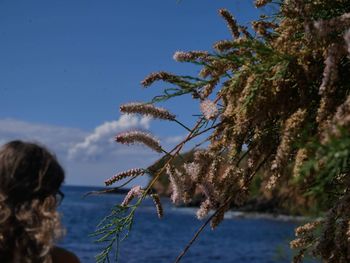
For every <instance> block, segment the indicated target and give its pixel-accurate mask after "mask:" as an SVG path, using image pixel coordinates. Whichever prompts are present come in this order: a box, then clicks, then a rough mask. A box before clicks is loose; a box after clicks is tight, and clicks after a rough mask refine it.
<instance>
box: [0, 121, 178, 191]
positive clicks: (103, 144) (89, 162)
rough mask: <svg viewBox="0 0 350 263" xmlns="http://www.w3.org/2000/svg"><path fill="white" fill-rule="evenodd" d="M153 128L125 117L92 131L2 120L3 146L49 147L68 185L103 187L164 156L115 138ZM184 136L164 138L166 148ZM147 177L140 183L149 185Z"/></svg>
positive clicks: (0, 138)
mask: <svg viewBox="0 0 350 263" xmlns="http://www.w3.org/2000/svg"><path fill="white" fill-rule="evenodd" d="M137 128H141V129H149V128H150V118H140V117H137V116H131V115H123V116H121V117H120V118H119V119H118V120H116V121H110V122H105V123H103V124H101V125H99V126H97V127H96V128H95V129H94V130H92V131H91V132H87V131H84V130H81V129H78V128H70V127H62V126H54V125H47V124H40V123H31V122H26V121H21V120H14V119H2V120H1V119H0V145H1V144H3V143H6V142H7V141H10V140H15V139H20V140H25V141H34V142H39V143H41V144H44V145H46V146H47V147H48V148H49V149H50V150H52V151H53V152H55V153H56V155H57V157H58V159H59V161H60V162H61V163H62V165H63V166H64V168H65V171H66V183H67V184H74V185H100V186H102V185H103V182H104V180H105V179H107V178H109V177H110V176H112V175H113V174H115V173H118V172H120V171H123V170H127V169H130V168H135V167H139V168H142V167H147V166H149V165H150V164H152V163H153V162H154V161H156V160H157V159H158V158H160V156H161V155H159V154H157V153H154V152H152V151H151V150H149V149H148V148H146V147H142V146H136V145H135V146H125V145H121V144H118V143H115V142H114V136H115V135H116V134H117V133H118V132H121V131H124V130H128V129H137ZM181 138H183V136H173V137H170V136H169V137H163V140H162V141H163V142H164V144H165V147H166V148H167V147H170V148H171V146H173V144H175V143H177V142H178V140H180V139H181ZM147 181H148V178H147V177H146V176H143V177H141V178H140V181H138V182H137V183H140V184H143V185H145V184H146V183H147Z"/></svg>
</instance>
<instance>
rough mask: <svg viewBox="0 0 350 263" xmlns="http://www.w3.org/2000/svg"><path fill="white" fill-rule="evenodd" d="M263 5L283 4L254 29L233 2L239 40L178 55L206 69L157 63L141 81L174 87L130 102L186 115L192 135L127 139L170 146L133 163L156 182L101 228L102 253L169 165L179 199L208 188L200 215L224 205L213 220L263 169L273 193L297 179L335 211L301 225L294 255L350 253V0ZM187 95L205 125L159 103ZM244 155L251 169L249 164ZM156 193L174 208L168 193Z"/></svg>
mask: <svg viewBox="0 0 350 263" xmlns="http://www.w3.org/2000/svg"><path fill="white" fill-rule="evenodd" d="M255 4H256V7H258V8H260V7H263V6H266V8H268V6H269V5H275V6H276V5H277V7H278V12H277V13H275V14H273V15H262V16H261V18H260V19H259V20H258V21H253V22H252V29H251V30H248V29H247V28H246V27H243V26H241V25H239V24H238V22H237V21H236V20H235V19H234V17H233V16H232V15H231V13H230V12H229V11H228V10H226V9H221V10H219V14H220V15H221V16H222V17H223V19H224V20H225V21H226V23H227V26H228V28H229V31H230V32H231V34H232V38H231V39H226V40H220V41H218V42H216V43H214V45H213V50H211V51H192V52H191V51H189V52H183V51H177V52H176V53H175V55H174V59H175V60H177V61H178V62H181V63H182V62H187V63H188V62H189V63H194V64H195V65H198V66H199V67H201V69H200V72H199V75H198V76H187V75H185V76H181V75H180V76H178V75H174V74H171V73H168V72H164V71H162V72H156V73H152V74H150V75H149V76H148V77H146V78H145V79H144V80H143V81H142V82H141V84H142V85H143V86H144V87H145V88H148V87H150V86H151V85H152V84H153V83H154V82H156V81H163V82H166V83H168V84H169V85H171V88H167V89H165V90H164V93H163V94H160V95H159V96H156V97H155V98H153V100H152V101H151V102H150V103H149V104H147V105H148V106H145V107H144V108H143V109H142V105H141V104H129V105H124V106H122V111H123V112H126V113H127V112H128V111H129V112H130V113H138V114H143V115H151V116H153V117H154V118H160V119H163V120H167V121H171V122H173V123H176V124H180V125H181V126H182V127H184V128H185V129H186V130H187V131H188V135H187V137H186V138H185V139H184V140H183V141H182V142H181V143H179V144H178V145H176V146H175V147H174V148H173V149H172V150H169V151H166V150H164V149H163V148H162V147H161V146H160V144H159V142H158V141H157V140H156V139H154V138H153V137H152V136H151V135H149V134H148V135H145V134H143V133H141V132H135V131H134V132H133V133H132V134H129V137H128V136H126V135H124V137H123V136H122V137H120V138H119V139H117V141H119V142H123V141H124V142H125V143H132V142H134V141H136V140H137V141H138V142H139V143H143V144H145V145H146V146H148V147H151V148H152V149H154V150H156V151H157V152H163V153H164V157H163V158H162V163H163V164H164V165H163V166H162V168H160V169H158V170H154V169H153V167H152V166H150V167H148V168H145V169H143V170H133V172H130V175H131V176H132V177H131V179H130V180H132V179H134V178H135V177H136V176H138V175H141V174H143V173H148V174H151V175H152V180H151V182H150V184H149V185H148V187H147V188H146V189H142V190H141V189H140V188H136V190H135V189H134V188H133V189H132V190H131V191H133V192H132V193H131V194H130V196H131V195H132V196H133V198H134V197H137V198H139V199H138V200H137V202H136V203H135V204H134V205H132V204H131V205H130V204H129V202H124V204H123V205H122V206H117V208H116V209H115V210H113V212H112V216H111V217H108V218H107V219H106V220H107V221H103V222H104V223H103V224H102V227H101V228H100V229H99V230H97V232H96V233H97V234H98V235H102V238H100V239H99V241H100V242H106V241H108V242H109V243H108V246H107V248H106V249H105V250H104V251H103V252H102V253H101V254H100V255H99V258H98V259H100V262H104V261H105V260H106V258H107V257H108V254H109V252H110V251H111V249H112V245H113V242H114V241H116V240H117V239H118V238H119V237H120V236H121V235H122V234H123V233H125V236H127V235H128V232H129V230H130V228H131V225H132V219H133V216H134V212H135V210H136V209H137V207H138V206H139V205H140V204H141V203H142V201H143V200H144V198H146V196H150V195H151V196H152V197H154V196H155V195H154V194H155V193H153V192H152V186H153V185H154V183H155V182H156V181H157V180H158V179H159V175H160V174H161V173H163V172H164V171H165V170H166V173H167V174H168V176H169V178H170V182H171V187H172V198H171V199H172V201H173V202H174V203H179V202H184V203H188V202H189V201H190V200H191V198H192V197H193V195H194V193H195V192H196V191H200V192H201V193H202V194H203V196H204V199H203V200H202V203H201V205H200V208H199V210H198V212H197V216H198V218H200V219H202V218H205V217H207V215H208V212H209V211H210V210H213V211H214V214H213V215H212V216H210V217H209V218H208V222H209V221H210V223H211V226H212V228H215V227H216V226H218V225H219V224H220V222H221V221H222V220H223V218H224V214H225V212H226V211H227V210H228V209H229V208H230V206H231V205H232V204H235V205H241V204H243V203H244V202H245V201H246V200H247V198H249V194H250V193H249V187H250V185H251V184H252V180H253V179H254V177H255V176H256V174H257V172H258V171H259V170H264V171H265V172H264V173H263V175H262V185H263V187H265V189H266V191H269V192H271V193H274V192H275V191H277V189H278V187H279V186H280V185H281V183H283V182H289V183H290V189H293V191H297V193H298V194H300V195H303V194H307V195H309V196H313V197H314V198H315V199H316V200H320V201H322V202H324V208H325V211H326V212H325V213H324V215H323V216H322V218H321V219H318V220H317V221H314V222H309V223H308V224H306V225H304V226H301V227H299V228H297V229H296V235H297V238H296V239H295V240H294V241H292V242H291V247H292V248H293V249H297V255H296V256H295V258H294V262H301V261H302V260H303V257H304V256H305V255H306V254H309V255H311V256H313V257H316V258H319V259H321V260H322V261H323V262H340V263H342V262H350V243H349V242H350V241H349V240H350V192H349V187H350V162H349V160H350V158H349V157H350V136H349V135H350V130H349V129H350V94H349V91H350V81H349V76H350V61H349V57H350V54H349V50H350V48H349V43H350V40H349V39H350V37H349V35H350V33H349V32H350V0H285V1H275V2H272V1H269V0H265V1H264V0H256V1H255ZM186 94H188V95H191V96H192V98H193V100H197V101H198V105H199V107H200V108H201V111H202V114H201V115H200V116H199V117H198V120H197V122H196V123H195V124H194V126H193V128H189V127H187V126H186V125H184V124H182V123H181V122H180V121H178V120H177V119H176V118H175V115H173V114H171V113H168V112H167V111H166V110H165V109H159V110H156V107H155V106H153V104H155V103H157V102H159V101H166V100H168V99H171V98H173V97H176V96H183V95H186ZM153 107H154V108H153ZM142 134H143V135H142ZM203 134H204V135H206V137H207V141H209V142H210V143H209V146H207V147H202V149H200V148H198V147H199V146H200V145H201V144H200V143H199V144H197V145H196V148H195V149H194V151H195V154H194V160H193V162H189V163H184V164H183V166H181V167H180V168H179V167H177V168H175V166H174V163H173V162H174V159H175V157H177V156H178V155H179V154H181V151H182V149H183V146H184V144H185V143H187V142H189V141H192V140H195V138H196V137H198V136H199V135H203ZM138 136H141V137H142V138H141V137H138ZM143 136H145V137H143ZM117 138H118V137H117ZM123 138H124V139H125V140H123ZM129 139H130V140H129ZM131 139H132V140H133V141H132V140H131ZM243 158H246V160H247V165H246V167H242V165H241V161H242V159H243ZM290 167H292V169H290ZM136 171H137V172H136ZM141 171H142V172H141ZM121 177H123V178H124V175H123V176H120V178H121ZM118 178H119V177H118V176H117V179H118ZM114 179H115V178H114ZM114 179H111V180H107V181H106V184H111V183H114V182H115V181H116V180H114ZM154 200H155V203H156V205H157V211H158V213H159V214H163V209H161V208H160V200H159V198H155V199H154ZM165 212H166V211H165ZM186 251H187V250H185V252H186ZM183 254H184V253H183ZM182 256H183V255H180V256H179V258H178V259H177V261H179V260H180V259H181V257H182Z"/></svg>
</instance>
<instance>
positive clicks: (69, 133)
mask: <svg viewBox="0 0 350 263" xmlns="http://www.w3.org/2000/svg"><path fill="white" fill-rule="evenodd" d="M86 135H87V133H86V132H84V131H82V130H80V129H76V128H68V127H60V126H54V125H47V124H39V123H31V122H25V121H20V120H15V119H2V120H0V144H4V143H6V142H8V141H10V140H17V139H18V140H25V141H33V142H39V143H41V144H44V145H46V146H48V147H49V148H50V149H52V150H54V151H55V152H56V153H57V154H59V155H64V154H66V152H67V149H68V148H69V147H71V146H73V145H74V144H75V143H76V142H77V141H78V140H81V138H84V136H86Z"/></svg>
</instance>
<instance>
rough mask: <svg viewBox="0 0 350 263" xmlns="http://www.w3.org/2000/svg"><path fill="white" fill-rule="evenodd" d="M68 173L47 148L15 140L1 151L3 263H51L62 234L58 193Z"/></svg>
mask: <svg viewBox="0 0 350 263" xmlns="http://www.w3.org/2000/svg"><path fill="white" fill-rule="evenodd" d="M63 180H64V171H63V169H62V167H61V166H60V164H59V163H58V162H57V160H56V158H55V156H54V155H52V154H51V153H50V152H49V151H48V150H46V149H45V148H44V147H41V146H39V145H37V144H33V143H26V142H22V141H12V142H9V143H7V144H5V145H4V146H3V147H2V148H1V149H0V262H16V263H19V262H20V263H34V262H35V263H51V262H52V259H51V256H50V252H51V250H52V248H53V245H54V241H55V240H57V238H59V237H60V236H61V235H62V232H63V230H62V228H61V225H60V217H59V213H58V212H57V211H56V208H57V205H58V198H57V194H58V193H60V192H59V188H60V186H61V184H62V182H63Z"/></svg>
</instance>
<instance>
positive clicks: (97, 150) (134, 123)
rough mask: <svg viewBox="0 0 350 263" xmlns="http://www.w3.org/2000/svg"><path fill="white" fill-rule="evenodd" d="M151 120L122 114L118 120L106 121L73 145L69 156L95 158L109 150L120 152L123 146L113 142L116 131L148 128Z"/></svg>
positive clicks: (84, 158)
mask: <svg viewBox="0 0 350 263" xmlns="http://www.w3.org/2000/svg"><path fill="white" fill-rule="evenodd" d="M150 120H151V119H150V118H149V117H142V118H139V117H137V116H134V115H122V116H121V117H120V118H119V120H117V121H110V122H105V123H103V124H102V125H100V126H98V127H96V128H95V130H94V131H93V132H92V133H91V134H89V135H87V136H86V137H85V138H84V140H83V141H81V142H78V143H76V144H75V145H73V146H72V147H71V148H70V149H69V151H68V158H69V159H72V160H76V159H82V160H95V159H99V157H101V156H103V155H104V156H105V155H106V153H107V151H108V152H118V150H119V151H120V149H121V147H122V146H119V147H117V146H116V143H114V142H113V138H114V136H115V135H116V133H118V132H120V131H123V130H127V129H132V128H144V129H148V128H149V126H150Z"/></svg>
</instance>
